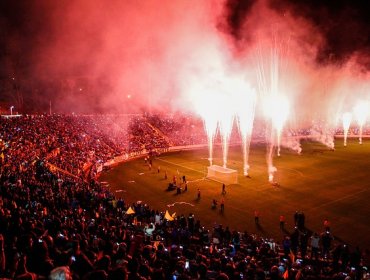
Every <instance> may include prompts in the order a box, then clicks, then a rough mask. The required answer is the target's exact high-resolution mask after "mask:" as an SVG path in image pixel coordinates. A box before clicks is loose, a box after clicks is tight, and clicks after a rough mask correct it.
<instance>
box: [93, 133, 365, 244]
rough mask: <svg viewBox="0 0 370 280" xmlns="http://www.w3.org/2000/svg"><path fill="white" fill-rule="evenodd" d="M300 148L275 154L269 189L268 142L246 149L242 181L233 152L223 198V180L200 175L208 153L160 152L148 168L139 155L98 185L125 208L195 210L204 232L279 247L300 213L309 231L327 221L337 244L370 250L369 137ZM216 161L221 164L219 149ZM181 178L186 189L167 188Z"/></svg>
mask: <svg viewBox="0 0 370 280" xmlns="http://www.w3.org/2000/svg"><path fill="white" fill-rule="evenodd" d="M302 148H303V151H302V154H301V155H298V154H297V153H296V152H294V151H291V150H288V149H282V151H281V156H280V157H277V156H275V157H274V159H273V162H274V166H275V167H276V168H277V172H276V173H275V179H276V181H277V182H278V186H273V185H271V184H270V183H269V182H268V173H267V165H266V146H265V144H263V143H260V144H258V143H256V144H252V145H251V148H250V154H249V165H250V170H249V171H250V172H249V173H250V176H251V177H250V178H247V177H245V176H243V171H242V170H243V158H242V152H241V147H240V146H233V147H230V149H229V156H228V166H227V167H228V168H231V169H236V170H238V174H239V177H238V182H239V183H238V184H235V185H228V186H226V194H224V195H223V194H222V193H221V192H222V184H221V183H220V182H216V181H213V180H209V179H206V178H205V177H206V172H207V171H206V170H207V166H208V164H209V162H208V159H207V158H208V150H207V148H203V149H197V150H190V151H179V152H169V153H165V154H161V155H160V156H159V157H157V158H155V159H153V165H152V168H151V169H149V166H148V165H147V164H145V162H144V159H143V158H141V159H137V160H134V161H130V162H125V163H122V164H120V165H119V166H116V167H114V168H112V169H111V170H109V171H106V172H103V174H102V175H101V176H100V181H102V182H107V184H108V186H109V188H110V190H111V191H112V192H113V193H114V194H115V195H116V196H117V197H123V198H124V200H125V202H127V203H133V202H136V201H142V203H146V204H148V205H150V206H151V208H153V209H155V210H159V211H163V212H164V211H166V210H168V211H169V213H170V214H172V213H174V212H176V215H177V216H179V215H181V214H184V215H185V216H186V217H187V216H188V215H189V213H193V214H194V215H195V218H196V219H199V220H200V221H201V223H202V224H203V225H204V226H206V227H208V228H211V227H213V226H214V225H215V224H222V225H223V227H226V226H229V228H230V229H231V230H233V229H236V230H238V231H247V232H249V233H256V234H258V235H260V236H263V237H272V238H274V239H275V241H276V242H280V241H281V240H282V239H283V237H284V235H285V234H287V233H289V232H291V231H292V230H293V228H294V220H293V215H294V213H295V211H302V212H303V213H304V214H305V217H306V227H307V229H308V230H310V231H315V232H318V233H320V232H322V231H323V230H324V228H323V221H324V219H329V221H330V223H331V229H332V234H333V235H334V237H335V240H337V241H340V242H345V243H347V244H350V245H352V246H357V245H358V246H360V248H361V249H365V248H368V249H370V222H369V218H370V215H369V214H370V204H369V199H370V179H369V177H370V140H369V139H367V140H365V141H364V144H363V145H359V144H358V140H357V139H356V140H355V139H353V140H349V142H348V145H347V147H344V146H343V140H341V139H339V140H337V141H336V149H335V151H330V150H329V149H328V148H326V147H325V146H323V145H322V144H320V143H317V142H312V141H305V142H302ZM214 164H217V165H222V150H221V148H220V147H218V146H216V147H215V150H214ZM158 166H160V170H159V172H158ZM165 172H166V173H167V176H168V178H167V179H165ZM183 175H185V176H186V180H187V182H188V190H187V191H186V192H182V193H181V194H177V193H176V190H173V191H168V190H167V187H168V184H169V183H171V182H172V180H173V176H176V177H177V182H180V181H181V180H180V179H181V178H182V176H183ZM182 188H183V189H184V185H182ZM198 189H199V190H200V192H201V198H200V199H198V198H197V193H198V191H197V190H198ZM222 198H223V199H224V201H225V210H224V212H223V213H221V212H220V208H219V207H218V208H217V209H212V207H211V204H212V200H213V199H216V200H217V201H218V202H220V201H221V199H222ZM255 210H258V211H259V213H260V225H259V226H256V225H255V223H254V211H255ZM280 215H284V216H285V218H286V226H285V228H286V230H285V231H281V230H280V228H279V217H280Z"/></svg>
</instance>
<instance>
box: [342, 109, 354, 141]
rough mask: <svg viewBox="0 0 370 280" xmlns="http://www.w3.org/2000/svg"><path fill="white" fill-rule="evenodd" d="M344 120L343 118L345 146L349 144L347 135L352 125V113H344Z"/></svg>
mask: <svg viewBox="0 0 370 280" xmlns="http://www.w3.org/2000/svg"><path fill="white" fill-rule="evenodd" d="M342 120H343V131H344V146H347V136H348V130H349V127H350V125H351V120H352V114H351V113H349V112H346V113H344V114H343V117H342Z"/></svg>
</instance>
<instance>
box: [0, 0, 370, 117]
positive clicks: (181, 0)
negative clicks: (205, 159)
mask: <svg viewBox="0 0 370 280" xmlns="http://www.w3.org/2000/svg"><path fill="white" fill-rule="evenodd" d="M13 2H14V1H10V0H7V1H4V2H3V3H2V4H1V5H2V6H3V7H1V9H0V10H1V11H2V12H0V13H1V21H0V25H2V27H4V28H2V30H3V35H4V36H5V37H4V36H3V39H1V40H2V42H1V44H2V45H4V49H6V50H7V51H6V52H4V53H5V54H3V55H2V57H1V59H2V61H6V62H7V63H6V65H7V67H6V70H2V71H3V73H2V75H3V76H8V77H10V76H12V75H15V76H16V78H17V79H18V80H19V81H20V82H19V83H21V88H22V90H24V95H25V98H28V101H29V102H31V103H30V104H32V106H34V107H41V108H43V109H44V110H45V104H48V103H49V100H52V104H53V109H55V110H57V111H61V112H63V111H64V112H72V111H74V112H114V113H119V112H134V111H138V110H140V108H142V107H146V108H148V107H151V108H152V109H153V110H155V109H157V108H160V107H162V106H163V107H165V108H172V109H181V110H184V109H186V110H189V108H192V107H193V104H192V100H191V99H193V97H194V96H193V95H191V94H189V87H192V84H193V83H202V84H205V85H207V84H208V85H210V87H209V88H214V87H217V86H215V84H217V82H220V81H222V79H223V78H224V77H226V78H230V77H231V78H230V79H231V80H232V79H234V77H235V76H237V77H240V78H241V79H244V80H246V81H248V82H249V83H250V84H251V85H252V87H254V88H256V89H257V81H256V68H257V65H258V63H260V64H261V63H262V64H263V63H265V64H268V63H270V57H271V56H270V55H271V49H278V50H279V55H280V64H279V67H280V68H279V70H280V73H281V81H282V83H283V85H284V90H285V91H286V92H285V93H286V95H287V96H288V97H289V99H290V100H291V103H292V105H293V107H294V112H292V113H291V115H292V116H293V117H294V116H298V113H299V114H300V116H299V118H303V119H304V118H306V117H308V116H311V115H312V114H316V115H320V116H324V117H325V118H327V119H329V118H331V119H334V118H335V117H336V116H334V115H335V114H337V113H339V112H340V111H343V110H345V109H346V108H343V107H345V106H346V104H350V103H355V102H357V99H360V98H368V95H367V94H368V92H369V85H368V81H369V74H368V73H369V69H370V58H369V53H370V50H369V46H370V42H369V40H370V23H369V18H370V16H369V15H368V13H369V11H370V9H369V7H368V5H369V4H366V3H367V1H357V2H359V3H357V2H356V3H349V2H347V1H319V3H316V2H317V1H315V4H311V3H309V2H308V1H299V2H298V1H291V0H248V1H245V0H240V1H236V0H227V1H224V2H221V1H217V0H210V1H189V0H176V1H173V0H165V1H163V0H161V1H159V0H148V1H133V0H132V1H130V0H129V1H118V0H112V1H108V2H107V1H83V0H81V1H67V2H61V1H46V0H43V1H35V2H31V1H26V2H25V3H23V4H20V3H18V4H17V3H13ZM332 2H335V3H332ZM360 2H361V3H360ZM26 11H27V12H26ZM4 30H5V31H4ZM4 38H6V39H4ZM197 94H198V95H200V94H202V93H201V92H197ZM207 94H211V93H207ZM302 100H303V101H304V103H303V104H302ZM257 102H258V101H257ZM303 105H304V106H303ZM46 108H47V105H46ZM329 108H330V110H329ZM334 111H335V112H334ZM337 111H338V112H337Z"/></svg>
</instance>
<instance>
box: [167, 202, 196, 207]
mask: <svg viewBox="0 0 370 280" xmlns="http://www.w3.org/2000/svg"><path fill="white" fill-rule="evenodd" d="M175 204H186V205H190V206H192V207H194V204H191V203H189V202H185V201H179V202H174V203H172V204H167V207H168V208H170V207H174V206H175Z"/></svg>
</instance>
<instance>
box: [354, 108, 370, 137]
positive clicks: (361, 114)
mask: <svg viewBox="0 0 370 280" xmlns="http://www.w3.org/2000/svg"><path fill="white" fill-rule="evenodd" d="M353 112H354V114H355V117H356V120H357V123H358V125H359V129H360V135H359V142H360V144H362V129H363V126H364V124H365V122H366V119H367V115H368V113H369V102H367V101H362V102H358V103H357V105H356V106H355V107H354V108H353Z"/></svg>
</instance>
